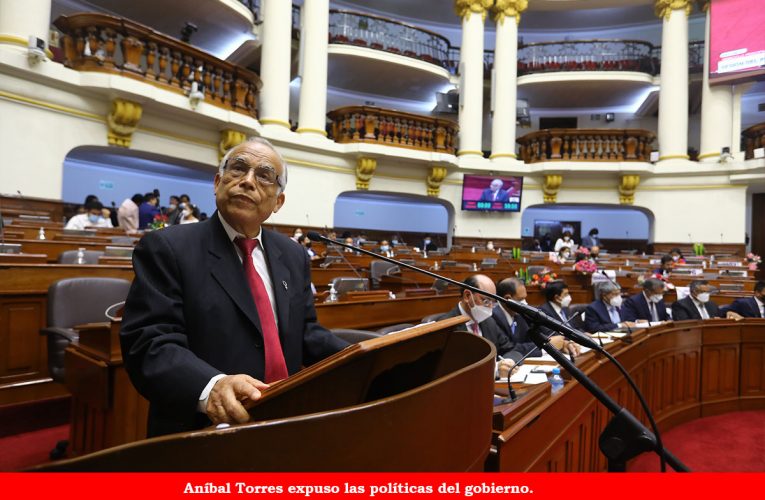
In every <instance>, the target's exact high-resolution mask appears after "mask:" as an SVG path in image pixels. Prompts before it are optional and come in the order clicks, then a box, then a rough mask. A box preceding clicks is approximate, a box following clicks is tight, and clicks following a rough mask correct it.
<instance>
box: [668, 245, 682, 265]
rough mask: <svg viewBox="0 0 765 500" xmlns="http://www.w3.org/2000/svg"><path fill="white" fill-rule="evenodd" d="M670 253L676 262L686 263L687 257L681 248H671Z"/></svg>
mask: <svg viewBox="0 0 765 500" xmlns="http://www.w3.org/2000/svg"><path fill="white" fill-rule="evenodd" d="M669 255H671V256H672V260H673V261H674V262H675V264H685V257H683V252H681V251H680V249H679V248H673V249H672V250H670V252H669Z"/></svg>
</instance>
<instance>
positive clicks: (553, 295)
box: [539, 280, 571, 322]
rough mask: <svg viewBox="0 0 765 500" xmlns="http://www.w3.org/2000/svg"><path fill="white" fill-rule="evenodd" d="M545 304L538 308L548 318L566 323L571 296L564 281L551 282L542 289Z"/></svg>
mask: <svg viewBox="0 0 765 500" xmlns="http://www.w3.org/2000/svg"><path fill="white" fill-rule="evenodd" d="M544 296H545V303H544V304H542V305H541V306H540V307H539V308H540V309H541V310H542V311H544V312H545V314H547V315H548V316H550V317H551V318H553V319H557V320H558V321H562V322H566V321H568V319H569V318H570V316H569V312H568V306H569V305H570V304H571V294H570V293H569V291H568V285H567V284H566V282H565V281H562V280H558V281H551V282H550V283H548V284H547V287H545V289H544Z"/></svg>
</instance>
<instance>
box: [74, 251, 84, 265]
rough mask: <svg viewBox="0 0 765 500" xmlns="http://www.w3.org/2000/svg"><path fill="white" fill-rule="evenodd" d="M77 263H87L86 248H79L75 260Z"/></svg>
mask: <svg viewBox="0 0 765 500" xmlns="http://www.w3.org/2000/svg"><path fill="white" fill-rule="evenodd" d="M74 263H75V264H84V263H85V249H84V248H78V249H77V259H76V260H75V261H74Z"/></svg>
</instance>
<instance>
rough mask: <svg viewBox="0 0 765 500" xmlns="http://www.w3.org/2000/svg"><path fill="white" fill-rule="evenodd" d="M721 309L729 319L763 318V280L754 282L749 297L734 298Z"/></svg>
mask: <svg viewBox="0 0 765 500" xmlns="http://www.w3.org/2000/svg"><path fill="white" fill-rule="evenodd" d="M722 310H723V311H725V313H726V317H727V318H731V319H741V318H765V281H763V280H760V281H758V282H757V283H755V284H754V293H753V294H752V296H751V297H745V298H740V299H736V300H734V301H733V303H732V304H730V305H728V306H724V307H723V308H722ZM731 313H732V314H731Z"/></svg>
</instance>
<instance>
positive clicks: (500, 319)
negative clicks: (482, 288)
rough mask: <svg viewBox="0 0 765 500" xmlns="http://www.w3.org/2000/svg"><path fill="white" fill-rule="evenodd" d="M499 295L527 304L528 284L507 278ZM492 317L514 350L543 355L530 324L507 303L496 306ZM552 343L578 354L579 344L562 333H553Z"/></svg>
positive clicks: (570, 352) (498, 286)
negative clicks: (537, 345) (532, 336)
mask: <svg viewBox="0 0 765 500" xmlns="http://www.w3.org/2000/svg"><path fill="white" fill-rule="evenodd" d="M497 295H499V296H500V297H504V298H506V299H510V300H514V301H515V302H520V303H522V304H526V303H527V302H526V297H527V295H528V294H527V291H526V285H525V284H524V283H523V281H521V280H519V279H518V278H505V279H503V280H502V281H500V282H499V284H498V285H497ZM492 318H494V322H495V323H497V326H499V328H500V329H501V330H502V332H503V333H504V334H505V335H507V337H508V338H509V339H510V341H511V342H512V343H513V344H514V347H513V350H514V351H517V352H520V353H521V354H523V355H525V354H526V353H528V352H529V351H534V352H533V353H532V354H530V355H529V356H530V357H538V356H541V355H542V351H541V350H539V349H538V348H537V347H536V344H534V342H533V341H532V340H531V338H530V337H529V335H528V332H529V324H528V323H527V322H526V320H525V319H524V318H523V317H522V316H521V315H520V314H517V313H516V312H514V311H513V310H512V309H510V307H508V306H507V304H504V303H500V304H497V305H496V306H494V309H493V310H492ZM549 342H550V344H551V345H552V346H553V347H555V348H556V349H559V350H563V351H564V352H567V353H569V354H573V355H575V356H576V355H578V354H579V346H578V345H577V344H575V343H573V342H570V341H568V340H566V339H565V338H564V337H563V336H562V335H553V336H552V337H550V339H549Z"/></svg>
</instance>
